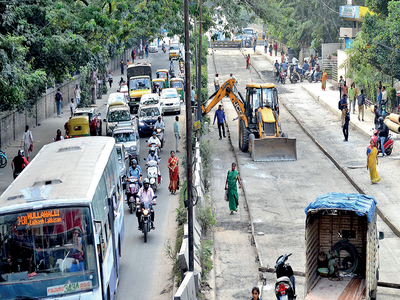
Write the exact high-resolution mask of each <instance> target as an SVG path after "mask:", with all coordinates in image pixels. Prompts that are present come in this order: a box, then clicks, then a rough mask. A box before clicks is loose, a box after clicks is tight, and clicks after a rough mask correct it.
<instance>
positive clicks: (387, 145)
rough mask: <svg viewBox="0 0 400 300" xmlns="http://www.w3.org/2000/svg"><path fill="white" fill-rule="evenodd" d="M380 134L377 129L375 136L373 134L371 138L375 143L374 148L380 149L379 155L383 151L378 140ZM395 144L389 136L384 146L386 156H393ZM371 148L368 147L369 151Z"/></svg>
mask: <svg viewBox="0 0 400 300" xmlns="http://www.w3.org/2000/svg"><path fill="white" fill-rule="evenodd" d="M378 133H379V131H378V130H376V129H375V130H374V134H373V136H371V140H370V141H374V146H375V147H376V148H377V149H378V154H379V153H382V149H381V143H378V138H379V136H378ZM393 144H394V142H393V139H392V135H391V134H389V135H388V137H387V138H386V140H385V144H384V147H385V154H386V155H390V154H392V150H393ZM370 148H371V145H369V146H368V149H370Z"/></svg>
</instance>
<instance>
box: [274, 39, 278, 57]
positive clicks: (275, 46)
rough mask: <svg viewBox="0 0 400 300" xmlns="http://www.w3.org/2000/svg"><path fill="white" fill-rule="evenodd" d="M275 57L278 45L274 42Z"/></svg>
mask: <svg viewBox="0 0 400 300" xmlns="http://www.w3.org/2000/svg"><path fill="white" fill-rule="evenodd" d="M274 50H275V56H278V44H277V42H275V44H274Z"/></svg>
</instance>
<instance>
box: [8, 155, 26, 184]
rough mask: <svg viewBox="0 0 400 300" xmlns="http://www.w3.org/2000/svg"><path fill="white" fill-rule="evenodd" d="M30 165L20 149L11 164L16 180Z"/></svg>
mask: <svg viewBox="0 0 400 300" xmlns="http://www.w3.org/2000/svg"><path fill="white" fill-rule="evenodd" d="M27 165H29V162H28V161H27V160H26V158H25V157H24V150H22V149H19V150H18V155H17V156H15V157H14V158H13V160H12V162H11V169H12V172H13V177H14V179H15V178H17V177H18V175H19V174H20V173H21V172H22V170H23V169H25V167H26V166H27Z"/></svg>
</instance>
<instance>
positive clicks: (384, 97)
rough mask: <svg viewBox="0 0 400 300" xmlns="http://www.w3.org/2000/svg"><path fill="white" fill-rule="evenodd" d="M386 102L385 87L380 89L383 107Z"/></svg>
mask: <svg viewBox="0 0 400 300" xmlns="http://www.w3.org/2000/svg"><path fill="white" fill-rule="evenodd" d="M386 101H387V91H386V87H385V86H383V87H382V101H381V102H382V105H385V104H386ZM381 113H382V109H381Z"/></svg>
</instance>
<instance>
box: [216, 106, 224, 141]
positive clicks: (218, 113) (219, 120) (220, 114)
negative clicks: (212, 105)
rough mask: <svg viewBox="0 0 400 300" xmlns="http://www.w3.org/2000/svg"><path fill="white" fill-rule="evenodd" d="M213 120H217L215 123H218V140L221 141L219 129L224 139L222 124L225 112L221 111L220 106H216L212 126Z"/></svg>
mask: <svg viewBox="0 0 400 300" xmlns="http://www.w3.org/2000/svg"><path fill="white" fill-rule="evenodd" d="M215 119H217V123H218V132H219V139H220V140H222V135H221V128H222V132H223V136H224V138H225V137H226V136H225V126H224V123H225V124H226V119H225V112H224V111H223V109H222V105H221V104H220V105H218V109H217V110H216V111H215V115H214V122H213V125H214V124H215Z"/></svg>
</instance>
